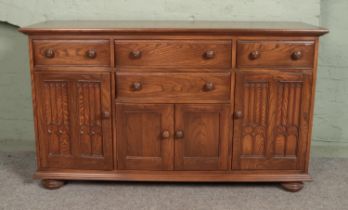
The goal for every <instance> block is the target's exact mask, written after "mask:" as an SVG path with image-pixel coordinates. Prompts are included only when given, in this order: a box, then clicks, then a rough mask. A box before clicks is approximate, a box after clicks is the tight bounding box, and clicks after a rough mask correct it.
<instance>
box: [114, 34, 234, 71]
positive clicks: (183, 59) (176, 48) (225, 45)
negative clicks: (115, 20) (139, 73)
mask: <svg viewBox="0 0 348 210" xmlns="http://www.w3.org/2000/svg"><path fill="white" fill-rule="evenodd" d="M231 47H232V43H231V41H229V40H224V41H221V40H220V41H217V40H205V41H203V40H199V41H198V40H160V41H159V40H136V41H135V40H118V41H116V42H115V55H116V66H119V67H150V68H154V67H162V68H222V69H223V68H231ZM134 53H138V55H137V56H139V57H135V56H134V55H133V54H134ZM207 53H212V55H211V57H209V58H208V57H207V56H206V55H207ZM132 55H133V56H132Z"/></svg>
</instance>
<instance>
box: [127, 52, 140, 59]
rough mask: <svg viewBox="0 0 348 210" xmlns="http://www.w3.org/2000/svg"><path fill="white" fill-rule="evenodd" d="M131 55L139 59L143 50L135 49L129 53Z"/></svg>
mask: <svg viewBox="0 0 348 210" xmlns="http://www.w3.org/2000/svg"><path fill="white" fill-rule="evenodd" d="M129 56H130V57H131V58H132V59H139V58H140V57H141V51H139V50H134V51H132V52H130V53H129Z"/></svg>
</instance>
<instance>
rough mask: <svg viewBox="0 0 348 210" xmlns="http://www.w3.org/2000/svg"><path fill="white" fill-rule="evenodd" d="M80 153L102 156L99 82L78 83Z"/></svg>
mask: <svg viewBox="0 0 348 210" xmlns="http://www.w3.org/2000/svg"><path fill="white" fill-rule="evenodd" d="M77 94H78V112H79V129H80V130H79V135H80V153H81V155H83V156H103V135H102V121H101V120H102V119H101V82H99V81H78V82H77Z"/></svg>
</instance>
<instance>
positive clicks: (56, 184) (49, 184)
mask: <svg viewBox="0 0 348 210" xmlns="http://www.w3.org/2000/svg"><path fill="white" fill-rule="evenodd" d="M41 185H42V186H43V187H44V188H46V189H49V190H55V189H58V188H60V187H61V186H63V185H64V181H62V180H54V179H43V180H41Z"/></svg>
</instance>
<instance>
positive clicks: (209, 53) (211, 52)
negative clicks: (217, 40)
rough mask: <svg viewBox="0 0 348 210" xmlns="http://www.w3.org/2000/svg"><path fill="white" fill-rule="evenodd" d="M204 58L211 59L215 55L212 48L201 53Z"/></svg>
mask: <svg viewBox="0 0 348 210" xmlns="http://www.w3.org/2000/svg"><path fill="white" fill-rule="evenodd" d="M203 57H204V58H205V59H212V58H214V57H215V52H214V51H213V50H208V51H206V52H205V53H204V54H203Z"/></svg>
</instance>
